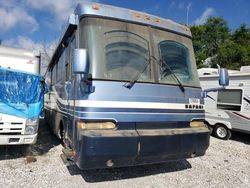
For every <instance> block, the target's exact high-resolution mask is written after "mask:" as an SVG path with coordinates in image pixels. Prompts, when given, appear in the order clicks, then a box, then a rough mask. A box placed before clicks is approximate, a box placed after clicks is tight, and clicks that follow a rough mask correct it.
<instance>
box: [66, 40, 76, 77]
mask: <svg viewBox="0 0 250 188" xmlns="http://www.w3.org/2000/svg"><path fill="white" fill-rule="evenodd" d="M75 48H76V39H75V36H74V37H73V38H72V40H71V42H70V44H69V46H68V50H67V55H68V58H67V60H66V64H65V70H66V81H68V80H71V79H72V77H73V74H72V61H73V51H74V49H75Z"/></svg>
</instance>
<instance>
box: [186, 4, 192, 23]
mask: <svg viewBox="0 0 250 188" xmlns="http://www.w3.org/2000/svg"><path fill="white" fill-rule="evenodd" d="M191 5H192V4H191V3H189V4H188V6H187V20H186V25H188V17H189V10H190V7H191Z"/></svg>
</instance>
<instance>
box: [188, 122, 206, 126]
mask: <svg viewBox="0 0 250 188" xmlns="http://www.w3.org/2000/svg"><path fill="white" fill-rule="evenodd" d="M204 126H205V124H204V122H203V121H192V122H190V127H204Z"/></svg>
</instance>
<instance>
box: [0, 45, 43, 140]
mask: <svg viewBox="0 0 250 188" xmlns="http://www.w3.org/2000/svg"><path fill="white" fill-rule="evenodd" d="M0 69H1V71H0V90H1V91H0V92H2V93H1V97H0V145H18V144H34V143H35V142H36V140H37V130H38V122H39V118H27V117H28V116H27V117H25V116H22V114H25V113H26V114H28V115H31V114H32V113H33V112H34V111H36V110H35V109H38V110H37V111H39V110H40V109H42V104H41V103H39V107H38V108H37V103H33V104H28V103H27V102H26V103H25V102H22V101H21V98H23V99H25V101H28V100H30V99H29V97H30V93H29V92H27V91H30V92H32V93H34V96H35V98H36V99H34V98H33V99H31V100H33V101H34V100H36V101H35V102H37V101H39V100H40V99H43V96H41V95H40V94H41V93H39V92H40V91H43V89H41V88H40V85H42V84H40V80H37V78H38V79H40V78H42V77H41V76H40V75H39V73H40V57H39V55H38V56H37V55H36V54H35V53H34V52H33V51H29V50H24V49H19V48H12V47H6V46H1V45H0ZM15 71H17V72H15ZM22 75H24V76H23V77H22ZM15 76H16V77H15ZM34 77H35V79H36V80H37V83H30V82H32V80H33V79H31V78H34ZM22 82H23V84H22ZM21 84H22V85H21ZM28 87H31V88H32V87H33V89H34V91H31V90H30V89H29V88H28ZM25 88H26V89H27V88H28V90H27V91H26V90H25ZM21 90H22V91H21ZM37 91H38V93H36V92H37ZM8 92H9V93H10V96H9V98H8V95H7V96H3V95H6V93H8ZM21 92H26V93H23V96H19V94H20V93H21ZM3 93H4V94H3ZM12 94H13V95H12ZM21 94H22V93H21ZM15 95H16V98H17V99H18V100H19V103H18V104H17V102H16V101H18V100H13V98H15ZM5 101H8V102H7V103H6V102H5ZM20 101H21V102H20ZM34 104H35V105H36V107H35V106H34ZM32 105H33V106H32ZM13 106H14V107H13ZM26 107H27V108H26ZM15 110H16V111H15ZM18 110H19V111H18ZM32 111H33V112H32ZM10 112H12V113H10ZM38 113H39V112H38Z"/></svg>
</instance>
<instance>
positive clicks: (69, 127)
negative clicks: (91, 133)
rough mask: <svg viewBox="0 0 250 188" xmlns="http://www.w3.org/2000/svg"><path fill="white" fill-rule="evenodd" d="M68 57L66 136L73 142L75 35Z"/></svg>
mask: <svg viewBox="0 0 250 188" xmlns="http://www.w3.org/2000/svg"><path fill="white" fill-rule="evenodd" d="M68 48H69V51H68V59H67V62H66V64H65V70H66V80H65V91H66V99H67V107H66V109H67V118H66V131H65V133H66V138H67V139H68V140H70V141H71V143H73V131H74V129H73V127H74V104H75V103H74V96H75V94H74V84H75V76H74V74H73V71H72V63H73V51H74V49H75V48H76V39H75V35H73V36H72V38H71V40H70V43H69V45H68Z"/></svg>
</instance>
